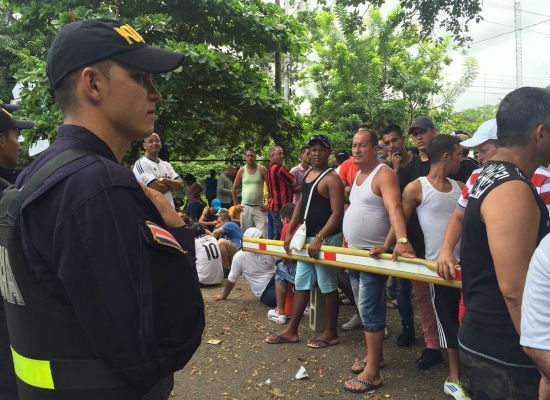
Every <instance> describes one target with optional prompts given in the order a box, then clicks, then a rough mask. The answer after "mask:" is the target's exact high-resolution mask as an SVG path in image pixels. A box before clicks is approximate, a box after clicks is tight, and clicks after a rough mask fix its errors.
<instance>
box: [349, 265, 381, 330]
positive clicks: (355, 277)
mask: <svg viewBox="0 0 550 400" xmlns="http://www.w3.org/2000/svg"><path fill="white" fill-rule="evenodd" d="M349 280H350V283H351V289H352V290H353V295H354V296H355V303H356V304H357V309H358V310H359V316H360V317H361V322H362V323H363V328H364V329H365V332H369V333H376V332H380V331H382V330H384V328H385V327H386V282H387V280H388V277H387V276H386V275H379V274H372V273H370V272H360V271H356V270H350V271H349Z"/></svg>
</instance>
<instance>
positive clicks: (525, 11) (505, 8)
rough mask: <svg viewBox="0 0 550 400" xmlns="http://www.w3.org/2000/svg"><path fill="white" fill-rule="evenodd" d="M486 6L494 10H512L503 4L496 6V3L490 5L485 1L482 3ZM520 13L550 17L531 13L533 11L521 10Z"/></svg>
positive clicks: (549, 16)
mask: <svg viewBox="0 0 550 400" xmlns="http://www.w3.org/2000/svg"><path fill="white" fill-rule="evenodd" d="M484 4H485V5H486V6H489V7H495V8H502V9H504V10H513V9H514V7H510V6H505V5H503V4H497V3H491V2H489V1H486V2H485V3H484ZM521 13H522V14H533V15H539V16H541V17H548V18H550V15H545V14H541V13H536V12H533V11H527V10H521Z"/></svg>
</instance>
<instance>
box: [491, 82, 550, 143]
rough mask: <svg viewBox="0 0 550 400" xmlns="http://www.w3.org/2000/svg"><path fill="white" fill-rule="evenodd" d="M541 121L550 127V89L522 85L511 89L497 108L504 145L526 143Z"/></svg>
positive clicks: (499, 131) (499, 135)
mask: <svg viewBox="0 0 550 400" xmlns="http://www.w3.org/2000/svg"><path fill="white" fill-rule="evenodd" d="M539 125H544V127H545V128H546V129H549V130H550V91H548V90H547V89H542V88H537V87H522V88H519V89H516V90H514V91H512V92H510V93H508V94H507V95H506V96H505V97H504V99H502V101H501V102H500V105H499V107H498V111H497V126H498V129H497V137H498V144H499V146H500V147H523V146H524V145H525V144H526V143H527V140H528V138H529V134H530V133H531V132H532V131H533V129H535V128H537V126H539Z"/></svg>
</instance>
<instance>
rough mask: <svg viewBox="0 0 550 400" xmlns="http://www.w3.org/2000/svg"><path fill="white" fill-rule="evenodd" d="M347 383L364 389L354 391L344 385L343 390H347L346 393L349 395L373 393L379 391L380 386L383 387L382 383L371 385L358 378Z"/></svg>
mask: <svg viewBox="0 0 550 400" xmlns="http://www.w3.org/2000/svg"><path fill="white" fill-rule="evenodd" d="M348 382H350V383H353V384H355V385H361V386H365V389H354V388H350V387H347V386H346V385H345V384H344V390H347V391H348V392H351V393H365V392H374V391H375V390H376V389H379V388H381V387H382V386H384V382H380V383H379V384H378V385H373V384H372V383H370V382H367V381H365V380H363V379H359V378H353V379H352V380H351V381H348ZM346 383H347V382H346Z"/></svg>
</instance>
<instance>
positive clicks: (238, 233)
mask: <svg viewBox="0 0 550 400" xmlns="http://www.w3.org/2000/svg"><path fill="white" fill-rule="evenodd" d="M222 235H225V239H224V238H220V236H222ZM211 236H213V237H214V238H216V239H218V245H219V246H220V250H221V255H222V264H223V269H224V271H223V273H224V275H225V276H227V275H228V274H229V271H230V270H231V264H232V262H233V256H234V255H235V254H236V253H237V251H239V249H240V248H241V244H242V242H241V240H242V238H243V230H242V229H241V227H240V226H239V225H237V224H236V223H234V222H233V221H231V217H230V216H229V214H228V213H223V214H220V213H218V228H216V229H214V231H213V232H212V233H211Z"/></svg>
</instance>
